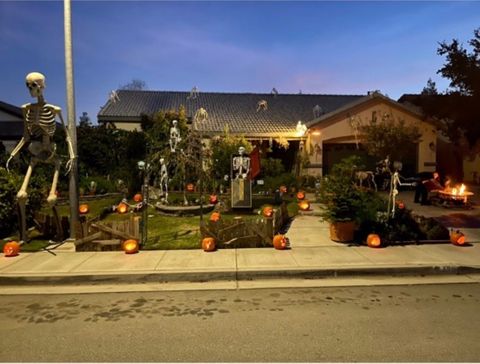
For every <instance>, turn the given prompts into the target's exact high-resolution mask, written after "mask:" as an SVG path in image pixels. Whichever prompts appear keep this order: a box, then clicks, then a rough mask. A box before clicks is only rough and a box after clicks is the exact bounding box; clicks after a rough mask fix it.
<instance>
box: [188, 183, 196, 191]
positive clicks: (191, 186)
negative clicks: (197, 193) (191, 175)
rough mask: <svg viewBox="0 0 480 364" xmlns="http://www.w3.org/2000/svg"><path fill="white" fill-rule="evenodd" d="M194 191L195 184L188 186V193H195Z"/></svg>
mask: <svg viewBox="0 0 480 364" xmlns="http://www.w3.org/2000/svg"><path fill="white" fill-rule="evenodd" d="M194 189H195V186H194V185H193V183H189V184H188V185H187V191H188V192H193V190H194Z"/></svg>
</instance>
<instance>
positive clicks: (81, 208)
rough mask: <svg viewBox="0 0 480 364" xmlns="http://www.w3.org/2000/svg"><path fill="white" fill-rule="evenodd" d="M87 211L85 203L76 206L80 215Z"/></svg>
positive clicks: (88, 209)
mask: <svg viewBox="0 0 480 364" xmlns="http://www.w3.org/2000/svg"><path fill="white" fill-rule="evenodd" d="M89 211H90V208H89V207H88V205H87V204H86V203H84V204H81V205H80V206H78V212H79V213H80V214H81V215H85V214H88V212H89Z"/></svg>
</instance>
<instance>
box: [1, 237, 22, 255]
mask: <svg viewBox="0 0 480 364" xmlns="http://www.w3.org/2000/svg"><path fill="white" fill-rule="evenodd" d="M19 252H20V244H19V243H18V242H16V241H9V242H8V243H6V244H5V245H4V246H3V254H5V256H6V257H16V256H17V255H18V253H19Z"/></svg>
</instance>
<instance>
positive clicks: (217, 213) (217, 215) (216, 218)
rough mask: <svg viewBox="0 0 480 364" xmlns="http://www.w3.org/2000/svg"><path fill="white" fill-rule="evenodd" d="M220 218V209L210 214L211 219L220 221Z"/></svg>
mask: <svg viewBox="0 0 480 364" xmlns="http://www.w3.org/2000/svg"><path fill="white" fill-rule="evenodd" d="M219 220H220V212H218V211H214V212H212V214H211V215H210V221H213V222H218V221H219Z"/></svg>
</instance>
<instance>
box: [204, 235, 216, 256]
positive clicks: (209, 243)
mask: <svg viewBox="0 0 480 364" xmlns="http://www.w3.org/2000/svg"><path fill="white" fill-rule="evenodd" d="M202 249H203V251H205V252H212V251H214V250H215V239H214V238H211V237H206V238H203V239H202Z"/></svg>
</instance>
